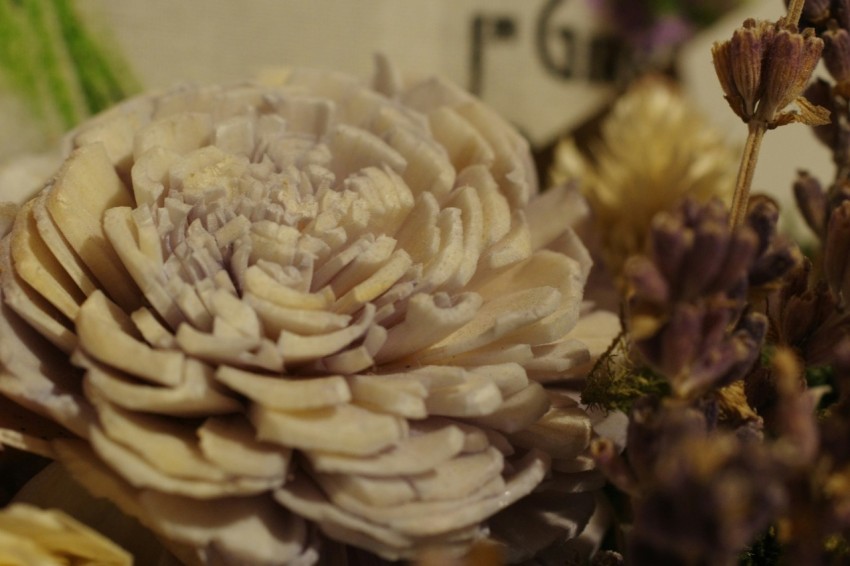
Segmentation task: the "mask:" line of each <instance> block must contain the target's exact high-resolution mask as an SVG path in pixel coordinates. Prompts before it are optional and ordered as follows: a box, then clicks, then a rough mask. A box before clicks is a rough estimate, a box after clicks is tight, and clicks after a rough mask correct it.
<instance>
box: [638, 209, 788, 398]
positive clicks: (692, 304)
mask: <svg viewBox="0 0 850 566" xmlns="http://www.w3.org/2000/svg"><path fill="white" fill-rule="evenodd" d="M776 219H777V209H776V205H775V204H773V203H772V202H771V201H769V200H766V199H756V200H755V201H754V203H753V206H751V208H750V211H749V214H748V216H747V219H746V222H745V224H744V225H743V226H741V227H737V228H731V229H730V228H729V227H728V226H727V220H728V216H727V213H726V211H725V209H724V207H723V205H722V204H721V203H720V202H719V201H712V202H710V203H708V204H706V205H699V204H697V203H695V202H693V201H691V200H686V201H684V202H683V203H682V205H681V206H680V207H679V209H678V210H676V211H675V212H674V213H669V214H668V213H662V214H659V215H658V216H657V217H656V218H655V220H654V222H653V225H652V229H651V233H650V245H649V252H648V253H647V255H645V256H634V257H632V258H631V259H630V260H629V262H628V263H627V264H626V270H625V273H626V279H627V281H628V283H629V288H630V296H629V302H628V315H627V325H628V330H629V332H630V336H631V337H632V339H633V342H634V345H635V347H636V348H637V350H638V351H639V352H640V354H641V355H642V357H643V358H644V359H645V361H646V363H647V364H648V365H649V366H650V367H651V368H652V369H653V370H654V371H657V372H659V373H661V374H662V375H664V376H665V377H666V378H667V379H668V380H669V381H670V384H671V388H672V391H673V393H674V395H675V396H678V397H683V398H695V397H698V396H700V395H702V394H704V393H706V392H707V391H709V390H710V389H712V388H714V387H720V386H723V385H726V384H729V383H731V382H733V381H735V380H737V379H739V378H741V377H742V376H743V375H744V374H745V373H746V372H747V371H748V370H749V369H750V367H751V365H752V363H753V362H754V360H755V359H756V358H757V356H758V353H759V349H760V346H761V342H762V340H763V338H764V336H765V333H766V330H767V324H766V319H765V317H764V316H762V315H761V314H758V313H755V312H751V311H749V310H748V309H747V293H748V290H749V289H750V288H751V287H760V288H764V287H766V286H770V285H772V284H773V283H775V282H776V281H777V280H778V279H779V278H781V277H782V276H784V275H785V274H786V273H787V272H788V271H789V269H791V268H792V267H793V266H794V265H796V264H797V262H798V261H799V254H798V252H797V251H796V250H795V249H794V248H792V247H791V246H790V245H788V244H787V243H785V242H784V241H782V240H781V239H779V238H777V237H776V236H775V229H776Z"/></svg>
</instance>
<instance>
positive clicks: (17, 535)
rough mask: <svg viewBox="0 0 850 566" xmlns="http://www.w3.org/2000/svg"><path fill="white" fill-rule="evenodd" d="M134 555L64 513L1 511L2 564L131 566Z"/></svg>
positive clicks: (27, 509) (13, 508)
mask: <svg viewBox="0 0 850 566" xmlns="http://www.w3.org/2000/svg"><path fill="white" fill-rule="evenodd" d="M132 563H133V561H132V559H131V557H130V555H129V554H128V553H127V552H125V551H124V550H122V549H121V548H119V547H118V546H116V545H115V544H113V543H112V542H111V541H109V540H107V539H106V538H104V537H103V536H101V535H100V534H99V533H97V532H95V531H93V530H92V529H90V528H88V527H86V526H85V525H83V524H82V523H79V522H78V521H75V520H74V519H72V518H71V517H69V516H67V515H65V514H64V513H62V512H60V511H47V510H42V509H38V508H36V507H32V506H30V505H25V504H22V503H18V504H15V505H10V506H9V507H6V508H5V509H3V510H2V511H0V564H4V565H7V566H32V565H34V564H38V565H39V566H62V565H65V564H76V565H79V566H86V565H96V564H98V565H102V566H129V565H130V564H132Z"/></svg>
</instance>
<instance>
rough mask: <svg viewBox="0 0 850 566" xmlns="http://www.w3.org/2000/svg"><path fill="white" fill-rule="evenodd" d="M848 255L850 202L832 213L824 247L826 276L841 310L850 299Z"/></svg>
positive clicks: (849, 243)
mask: <svg viewBox="0 0 850 566" xmlns="http://www.w3.org/2000/svg"><path fill="white" fill-rule="evenodd" d="M848 253H850V201H844V202H842V203H841V204H840V205H839V206H837V207H836V208H835V209H834V210H833V211H832V214H831V215H830V217H829V224H828V225H827V228H826V241H825V242H824V247H823V269H824V275H825V277H826V282H827V284H828V285H829V290H830V292H831V293H832V295H833V297H834V298H835V301H836V303H837V304H838V307H839V308H840V309H843V308H844V306H845V305H846V303H847V299H848V298H850V273H848V269H847V267H848V266H847V264H848Z"/></svg>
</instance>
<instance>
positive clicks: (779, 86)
mask: <svg viewBox="0 0 850 566" xmlns="http://www.w3.org/2000/svg"><path fill="white" fill-rule="evenodd" d="M822 51H823V41H822V40H821V39H820V38H818V37H816V36H815V34H814V30H812V29H811V28H809V29H806V30H804V31H803V32H802V33H799V32H797V31H791V30H787V29H781V30H779V31H777V32H776V34H775V35H774V36H773V38H772V41H771V42H770V46H769V48H768V50H767V52H766V53H765V60H764V69H763V71H762V85H761V87H762V90H761V94H762V95H761V99H760V101H759V106H758V111H757V114H758V117H759V118H760V119H761V120H764V122H765V123H769V122H771V121H772V120H773V118H774V115H775V114H776V112H778V111H779V110H781V109H783V108H785V107H786V106H788V105H789V104H791V103H792V102H793V101H794V100H795V99H796V98H797V97H799V96H800V95H801V94H803V89H805V88H806V84H807V83H808V81H809V78H810V77H811V76H812V71H813V70H814V68H815V65H817V62H818V60H819V59H820V55H821V52H822Z"/></svg>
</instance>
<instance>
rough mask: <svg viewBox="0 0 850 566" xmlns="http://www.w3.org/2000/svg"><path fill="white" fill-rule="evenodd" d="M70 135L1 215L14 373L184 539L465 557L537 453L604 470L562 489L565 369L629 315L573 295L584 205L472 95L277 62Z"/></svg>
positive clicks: (577, 442)
mask: <svg viewBox="0 0 850 566" xmlns="http://www.w3.org/2000/svg"><path fill="white" fill-rule="evenodd" d="M72 145H73V150H72V151H71V153H70V154H69V155H68V157H67V160H66V161H65V162H64V164H63V165H62V166H61V167H60V169H59V171H58V172H57V173H56V175H55V176H54V177H53V178H52V179H51V181H50V182H49V183H48V185H47V186H46V187H45V189H44V190H43V191H42V192H41V193H39V194H38V195H37V196H36V197H35V198H33V199H32V200H30V201H28V202H27V203H25V204H24V205H23V206H22V207H21V210H20V212H19V213H18V215H17V217H16V219H15V223H14V226H13V228H12V230H11V233H10V234H9V235H8V236H7V237H6V238H4V239H3V240H0V263H2V266H3V268H2V271H0V286H2V294H3V300H4V305H3V311H2V312H3V316H0V363H2V366H3V370H4V377H3V379H2V380H0V392H2V393H3V394H4V395H6V396H7V397H9V398H10V399H12V400H14V401H16V402H18V403H20V404H21V405H23V406H25V407H28V408H30V409H33V410H35V411H37V412H39V413H40V414H42V415H44V416H47V417H49V418H51V419H53V420H55V421H57V422H59V423H60V424H62V425H63V426H64V427H65V428H67V429H68V431H70V432H71V433H73V435H74V436H76V438H72V439H60V440H57V441H55V442H54V445H53V449H54V451H55V453H56V455H57V459H58V460H59V461H60V462H62V463H63V464H64V465H65V466H67V467H68V468H69V470H70V471H71V472H72V473H73V474H74V475H75V477H77V478H78V479H79V480H80V481H81V482H82V483H84V484H85V485H86V486H87V487H88V488H89V489H91V490H92V491H93V492H94V493H96V494H100V495H104V496H107V497H109V498H110V499H113V500H114V501H115V502H116V503H117V504H118V505H119V506H121V507H122V508H123V509H124V510H125V511H127V512H128V513H130V514H132V515H135V516H138V517H139V518H140V519H141V520H142V522H143V523H144V524H146V525H147V526H149V527H150V528H151V529H153V530H154V531H156V532H157V533H159V534H160V535H161V536H163V537H164V538H166V539H168V540H169V541H170V542H171V544H173V545H175V548H178V549H182V554H181V556H183V555H185V556H189V557H191V559H192V560H197V561H200V562H202V563H216V564H219V563H225V564H244V563H251V564H285V563H294V564H307V563H312V562H314V561H316V560H317V559H318V553H319V552H320V544H319V540H320V538H321V537H318V536H317V532H318V531H321V532H322V533H323V534H324V535H325V536H327V537H330V538H332V539H335V540H336V541H339V542H343V543H346V544H352V545H355V546H357V547H360V548H363V549H367V550H369V551H372V552H375V553H378V554H380V555H381V556H383V557H385V558H388V559H399V558H412V557H414V556H415V555H416V554H417V553H418V552H419V551H420V550H421V549H423V548H425V547H429V546H433V545H440V546H444V547H446V548H447V549H448V550H449V551H450V552H452V553H455V554H457V553H462V552H464V551H465V550H466V549H467V548H468V547H469V546H470V545H471V544H472V543H473V542H474V541H476V540H478V539H480V538H482V537H484V536H486V535H487V532H488V520H489V519H490V518H491V517H492V516H494V515H495V514H496V513H498V512H502V513H510V510H511V505H512V504H513V503H515V502H517V501H518V500H519V499H521V498H522V497H524V496H526V495H528V494H529V493H531V492H532V491H534V490H535V489H536V488H537V487H538V486H539V485H540V484H541V482H542V480H543V478H544V476H546V475H547V474H550V478H551V480H552V483H551V484H549V485H550V486H553V485H554V486H558V485H561V484H563V490H565V491H566V492H569V493H572V492H575V491H587V490H592V489H596V488H597V487H599V486H601V476H594V475H593V474H592V473H591V474H590V476H591V479H590V481H588V482H581V484H582V485H581V486H578V485H573V486H570V485H569V481H568V478H569V474H570V473H573V472H579V471H582V472H584V471H588V470H589V466H591V462H590V460H589V458H587V457H586V455H585V454H584V452H585V450H586V449H587V447H588V445H589V442H590V439H591V436H592V435H593V428H594V424H595V421H594V420H593V419H592V418H591V416H590V415H588V414H587V413H586V412H585V410H584V409H583V408H582V407H581V406H580V405H579V404H578V402H577V401H576V400H575V398H576V395H575V394H573V395H570V394H568V392H567V393H565V392H562V391H554V390H550V389H549V388H548V387H547V384H548V383H550V382H552V381H558V380H561V379H563V378H567V377H579V376H581V375H582V374H583V372H584V371H586V369H587V368H588V366H589V364H591V363H592V361H593V359H594V357H595V356H596V355H597V354H598V353H599V352H601V350H603V349H604V348H605V347H606V346H607V344H608V342H609V341H610V338H611V337H612V336H613V335H614V334H615V333H616V332H617V330H618V322H617V318H616V317H615V316H613V315H612V314H610V313H599V312H590V311H589V310H588V309H587V308H585V306H583V304H582V292H583V285H584V282H585V280H586V278H587V275H588V271H589V268H590V260H589V255H588V253H587V251H586V250H585V249H584V247H583V245H582V243H581V242H580V240H579V239H578V237H577V236H576V234H575V233H574V232H573V231H572V229H571V228H570V224H571V223H572V222H573V221H575V220H577V219H578V218H580V217H582V216H583V215H584V214H585V213H586V211H587V209H586V205H585V204H584V203H583V201H582V200H581V198H580V195H578V194H577V193H576V192H574V191H570V190H568V189H567V188H565V187H562V188H560V189H553V190H550V191H547V192H546V193H543V194H538V190H537V182H536V177H535V173H534V170H533V166H532V161H531V156H530V154H529V152H528V147H527V144H526V142H525V141H524V140H523V139H522V138H521V137H520V136H519V135H518V134H517V133H516V132H515V131H514V130H513V129H512V128H511V127H510V126H509V125H507V123H505V122H504V121H503V120H501V119H500V118H499V117H498V116H496V115H495V114H494V113H493V112H492V111H491V110H490V109H489V108H487V107H486V106H484V105H483V104H482V103H481V102H479V101H478V100H477V99H475V98H473V97H472V96H470V95H469V94H467V93H465V92H463V91H461V90H460V89H459V88H457V87H455V86H453V85H451V84H448V83H446V82H445V81H442V80H439V79H426V80H420V81H412V82H405V81H404V80H402V79H401V78H400V77H399V76H398V75H397V74H396V73H395V72H394V71H393V70H392V69H391V68H390V67H388V66H386V65H385V64H381V65H379V71H378V74H377V76H376V80H375V86H370V85H368V84H364V83H363V82H362V81H360V80H359V79H356V78H354V77H350V76H347V75H342V74H334V73H327V72H318V71H311V70H287V71H283V72H280V73H272V74H269V75H268V76H266V77H265V78H264V79H263V80H260V81H257V82H252V83H246V84H242V85H234V86H230V87H204V88H198V87H185V88H181V89H177V90H173V91H168V92H165V93H156V94H151V95H145V96H142V97H140V98H137V99H135V100H132V101H129V102H127V103H125V104H122V105H120V106H118V107H117V108H115V109H113V110H111V111H109V112H107V113H106V114H104V115H102V116H100V117H98V118H96V119H94V120H93V121H92V122H90V123H88V124H86V125H84V126H83V127H82V128H81V129H80V130H79V131H78V132H77V133H76V134H75V136H74V137H73V144H72ZM583 495H586V494H576V496H577V497H580V496H583ZM562 496H563V494H562ZM592 499H593V498H592V496H591V497H589V499H588V497H583V498H582V499H581V500H582V504H581V505H575V506H567V507H565V511H564V513H563V515H564V516H561V517H559V518H558V521H557V524H556V523H552V524H551V525H550V527H551V528H549V529H547V530H546V536H545V537H536V538H535V545H538V547H540V545H543V546H545V545H546V544H550V543H552V542H554V541H555V540H557V538H558V537H559V536H560V537H565V536H568V535H569V536H572V535H574V534H576V533H578V532H581V530H582V529H583V528H584V525H585V524H586V523H587V521H588V520H589V519H590V516H591V515H592V513H593V508H594V506H593V505H592V504H591V505H587V504H586V503H587V501H588V500H592ZM524 512H526V511H524ZM500 517H502V519H503V520H502V521H501V523H502V524H503V525H509V524H510V520H509V518H508V519H505V516H504V515H502V514H501V513H500ZM497 527H498V525H497V524H494V525H493V526H492V536H494V537H495V538H498V532H497V531H498V528H497ZM506 544H508V543H506Z"/></svg>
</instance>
